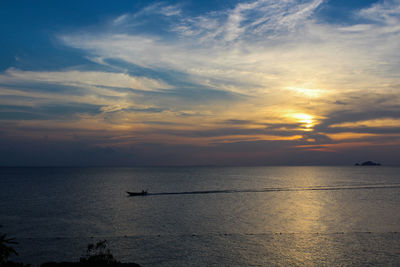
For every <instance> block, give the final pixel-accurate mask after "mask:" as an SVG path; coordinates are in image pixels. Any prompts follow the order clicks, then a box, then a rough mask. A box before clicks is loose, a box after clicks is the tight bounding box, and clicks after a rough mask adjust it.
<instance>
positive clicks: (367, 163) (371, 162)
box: [354, 160, 381, 166]
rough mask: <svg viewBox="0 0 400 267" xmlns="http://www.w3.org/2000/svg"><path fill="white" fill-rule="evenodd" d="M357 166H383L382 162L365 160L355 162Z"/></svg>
mask: <svg viewBox="0 0 400 267" xmlns="http://www.w3.org/2000/svg"><path fill="white" fill-rule="evenodd" d="M354 165H355V166H381V164H380V163H377V162H373V161H370V160H369V161H365V162H363V163H361V164H360V163H356V164H354Z"/></svg>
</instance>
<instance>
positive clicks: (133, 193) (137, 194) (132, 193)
mask: <svg viewBox="0 0 400 267" xmlns="http://www.w3.org/2000/svg"><path fill="white" fill-rule="evenodd" d="M126 193H128V195H129V196H145V195H147V190H146V191H144V190H142V192H129V191H126Z"/></svg>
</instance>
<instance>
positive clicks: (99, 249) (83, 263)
mask: <svg viewBox="0 0 400 267" xmlns="http://www.w3.org/2000/svg"><path fill="white" fill-rule="evenodd" d="M78 266H80V267H140V265H139V264H136V263H121V262H119V261H117V260H116V259H115V258H114V256H113V255H112V254H111V251H110V249H109V248H108V244H107V241H106V240H102V241H99V242H97V243H96V244H89V245H88V247H87V250H86V255H85V256H82V257H81V258H80V260H79V262H60V263H56V262H47V263H43V264H42V265H41V267H78Z"/></svg>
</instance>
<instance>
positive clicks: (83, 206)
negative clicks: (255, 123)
mask: <svg viewBox="0 0 400 267" xmlns="http://www.w3.org/2000/svg"><path fill="white" fill-rule="evenodd" d="M142 190H148V195H146V196H131V197H130V196H128V194H127V193H126V191H134V192H140V191H142ZM0 224H1V225H2V226H3V227H2V228H0V232H1V233H7V236H8V237H14V238H15V239H16V241H17V242H18V245H15V246H14V247H15V249H16V250H17V252H18V254H19V256H14V257H13V258H12V259H13V260H14V261H19V262H24V263H30V264H32V266H40V264H41V263H43V262H48V261H57V262H60V261H78V260H79V257H80V256H82V255H85V253H86V249H87V245H88V244H89V243H96V242H97V241H99V240H107V243H108V246H109V249H110V250H111V253H112V254H113V255H114V257H115V258H116V259H117V260H119V261H122V262H136V263H138V264H140V265H141V266H400V167H385V166H379V167H378V166H341V167H340V166H335V167H313V166H307V167H295V166H293V167H137V168H103V167H87V168H81V167H74V168H62V167H54V168H47V167H46V168H0Z"/></svg>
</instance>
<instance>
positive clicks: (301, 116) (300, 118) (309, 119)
mask: <svg viewBox="0 0 400 267" xmlns="http://www.w3.org/2000/svg"><path fill="white" fill-rule="evenodd" d="M292 117H293V118H294V119H295V120H296V121H297V122H298V123H301V124H302V126H303V127H305V129H303V130H304V131H311V130H312V129H311V128H312V127H313V126H314V124H315V122H314V117H313V116H312V115H309V114H305V113H295V114H293V115H292Z"/></svg>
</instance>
